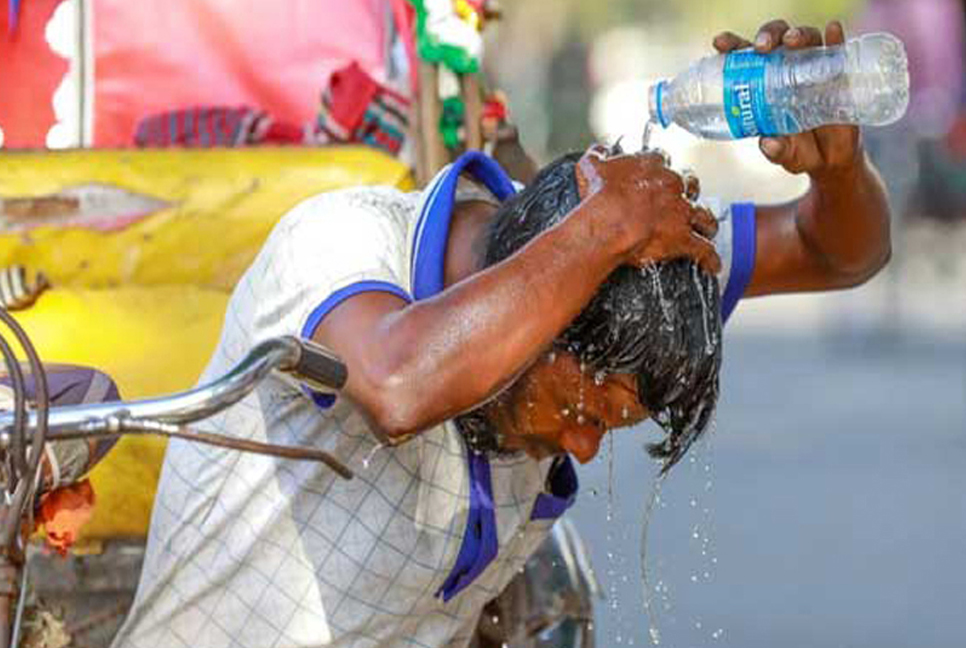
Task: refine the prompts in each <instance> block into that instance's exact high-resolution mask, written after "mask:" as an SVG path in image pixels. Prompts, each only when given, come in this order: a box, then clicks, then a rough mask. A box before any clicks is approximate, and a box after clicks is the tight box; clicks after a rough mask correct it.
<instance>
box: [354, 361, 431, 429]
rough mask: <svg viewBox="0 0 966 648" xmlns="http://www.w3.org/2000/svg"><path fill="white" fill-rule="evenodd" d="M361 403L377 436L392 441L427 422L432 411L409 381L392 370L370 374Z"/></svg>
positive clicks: (421, 427)
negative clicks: (365, 393)
mask: <svg viewBox="0 0 966 648" xmlns="http://www.w3.org/2000/svg"><path fill="white" fill-rule="evenodd" d="M366 383H367V389H366V392H367V393H368V395H367V397H365V398H364V399H363V400H364V402H363V405H364V409H365V411H366V413H367V414H368V419H369V423H370V425H372V426H373V427H374V428H375V433H376V435H377V436H380V437H383V439H384V440H388V441H393V440H398V439H405V438H408V437H411V436H413V435H415V434H418V433H419V432H421V431H423V430H424V429H426V428H427V427H429V425H430V418H431V412H429V411H428V408H427V407H426V405H425V399H424V398H421V394H420V393H419V391H420V390H417V389H413V386H412V384H411V381H410V380H408V379H407V378H406V377H405V376H403V375H401V374H399V373H397V372H394V371H383V372H379V373H377V374H375V375H370V376H369V377H368V379H367V381H366Z"/></svg>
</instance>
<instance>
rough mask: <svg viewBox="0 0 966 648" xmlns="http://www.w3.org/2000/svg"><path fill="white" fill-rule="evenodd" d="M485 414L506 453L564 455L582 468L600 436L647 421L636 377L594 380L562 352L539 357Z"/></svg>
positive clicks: (542, 455)
mask: <svg viewBox="0 0 966 648" xmlns="http://www.w3.org/2000/svg"><path fill="white" fill-rule="evenodd" d="M486 409H487V414H488V415H489V416H490V418H491V420H493V421H494V422H495V423H496V425H497V427H498V429H499V430H500V434H501V445H502V447H503V448H504V449H505V450H522V451H524V452H526V453H527V454H529V455H530V456H532V457H534V458H537V459H542V458H544V457H548V456H550V455H555V454H561V453H563V452H568V453H570V454H571V455H573V456H574V458H575V459H577V460H578V461H579V462H581V463H587V462H588V461H590V460H591V459H593V458H594V456H595V455H596V454H597V451H598V450H599V449H600V443H601V440H602V439H603V437H604V434H606V433H607V432H609V431H611V430H615V429H617V428H622V427H628V426H631V425H635V424H637V423H640V422H641V421H643V420H644V419H646V418H647V417H648V411H647V410H646V409H645V408H644V407H643V406H642V405H641V403H640V402H639V401H638V399H637V378H636V377H635V376H632V375H630V374H601V375H599V376H595V374H594V372H592V371H590V370H584V371H581V368H580V362H579V361H578V360H577V358H576V357H575V356H574V355H573V354H570V353H566V352H563V351H550V352H548V353H546V354H544V355H543V356H541V358H540V359H539V360H538V361H537V362H536V363H535V364H534V365H533V366H532V367H531V368H530V369H529V370H528V371H527V372H526V373H524V374H523V375H522V376H521V377H520V379H519V380H518V381H517V382H516V383H514V385H513V386H512V387H511V388H510V389H509V390H507V393H506V394H505V395H504V396H502V397H500V398H497V399H496V400H494V401H493V402H492V403H490V404H489V405H487V408H486Z"/></svg>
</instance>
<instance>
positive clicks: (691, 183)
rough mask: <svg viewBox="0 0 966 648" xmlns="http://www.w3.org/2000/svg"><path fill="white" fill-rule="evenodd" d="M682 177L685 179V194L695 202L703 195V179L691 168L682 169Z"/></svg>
mask: <svg viewBox="0 0 966 648" xmlns="http://www.w3.org/2000/svg"><path fill="white" fill-rule="evenodd" d="M681 178H682V179H683V180H684V195H685V196H686V197H687V199H688V200H690V201H692V202H694V201H695V200H697V199H698V198H699V197H700V196H701V181H700V180H698V176H696V175H694V172H693V171H690V170H685V171H682V172H681Z"/></svg>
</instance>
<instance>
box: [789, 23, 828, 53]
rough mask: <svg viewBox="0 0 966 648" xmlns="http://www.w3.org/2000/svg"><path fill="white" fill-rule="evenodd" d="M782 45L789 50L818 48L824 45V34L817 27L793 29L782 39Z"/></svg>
mask: <svg viewBox="0 0 966 648" xmlns="http://www.w3.org/2000/svg"><path fill="white" fill-rule="evenodd" d="M782 44H783V45H784V46H785V47H787V48H788V49H800V48H802V47H816V46H819V45H821V44H822V32H821V31H819V29H818V28H817V27H792V28H791V29H789V30H788V31H787V32H785V35H784V36H783V37H782Z"/></svg>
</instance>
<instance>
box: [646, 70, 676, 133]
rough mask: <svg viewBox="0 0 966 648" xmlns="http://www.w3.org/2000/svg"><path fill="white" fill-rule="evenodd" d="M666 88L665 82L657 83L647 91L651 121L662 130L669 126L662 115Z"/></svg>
mask: <svg viewBox="0 0 966 648" xmlns="http://www.w3.org/2000/svg"><path fill="white" fill-rule="evenodd" d="M666 86H667V81H666V80H664V81H658V82H657V83H655V84H654V85H652V86H651V88H650V90H648V92H647V94H648V98H647V103H648V110H649V111H650V113H651V121H652V122H657V123H659V124H660V125H661V126H662V127H663V128H667V127H668V126H670V125H671V122H670V121H668V119H667V117H666V116H665V115H664V106H663V105H662V102H663V100H664V91H665V89H666Z"/></svg>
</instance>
